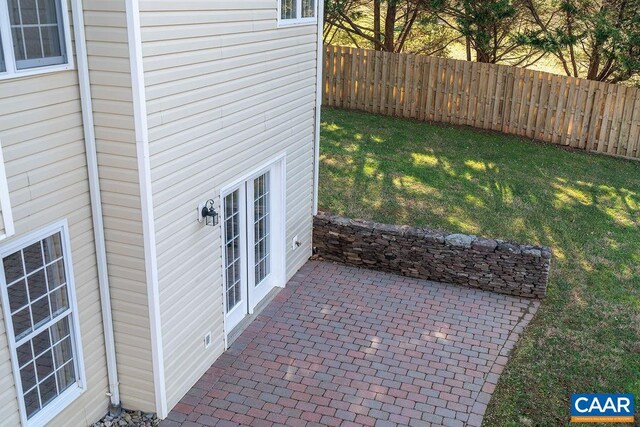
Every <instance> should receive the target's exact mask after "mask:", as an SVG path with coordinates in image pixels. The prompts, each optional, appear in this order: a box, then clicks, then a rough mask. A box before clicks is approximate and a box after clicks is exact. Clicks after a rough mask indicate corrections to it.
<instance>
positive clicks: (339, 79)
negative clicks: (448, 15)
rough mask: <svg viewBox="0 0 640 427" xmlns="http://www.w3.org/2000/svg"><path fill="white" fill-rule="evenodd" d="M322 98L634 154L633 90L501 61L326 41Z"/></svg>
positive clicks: (639, 149)
mask: <svg viewBox="0 0 640 427" xmlns="http://www.w3.org/2000/svg"><path fill="white" fill-rule="evenodd" d="M323 79H324V99H323V104H324V105H327V106H330V107H341V108H349V109H357V110H363V111H368V112H372V113H379V114H386V115H390V116H398V117H409V118H414V119H418V120H423V121H436V122H444V123H452V124H457V125H467V126H473V127H476V128H481V129H491V130H495V131H500V132H504V133H508V134H513V135H520V136H525V137H528V138H533V139H537V140H540V141H545V142H549V143H553V144H558V145H565V146H570V147H574V148H580V149H584V150H587V151H597V152H601V153H606V154H611V155H616V156H621V157H627V158H634V159H638V158H640V90H638V89H637V88H634V87H627V86H621V85H613V84H608V83H602V82H595V81H590V80H583V79H578V78H574V77H566V76H561V75H555V74H550V73H545V72H541V71H534V70H529V69H526V68H520V67H512V66H507V65H495V64H483V63H478V62H469V61H460V60H455V59H446V58H436V57H429V56H423V55H412V54H405V53H388V52H378V51H373V50H366V49H355V48H349V47H340V46H325V52H324V75H323Z"/></svg>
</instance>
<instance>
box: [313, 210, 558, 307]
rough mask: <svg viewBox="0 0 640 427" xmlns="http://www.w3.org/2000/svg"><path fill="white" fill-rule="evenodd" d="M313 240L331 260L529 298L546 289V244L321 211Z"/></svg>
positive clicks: (319, 251) (547, 266) (549, 251)
mask: <svg viewBox="0 0 640 427" xmlns="http://www.w3.org/2000/svg"><path fill="white" fill-rule="evenodd" d="M313 245H314V246H315V247H316V248H317V251H318V255H320V256H321V257H322V258H324V259H327V260H331V261H337V262H340V263H344V264H351V265H357V266H361V267H366V268H370V269H374V270H381V271H388V272H394V273H400V274H403V275H405V276H410V277H417V278H421V279H428V280H434V281H438V282H444V283H453V284H457V285H464V286H471V287H474V288H481V289H486V290H491V291H494V292H500V293H503V294H509V295H518V296H523V297H530V298H542V297H543V296H544V295H545V292H546V289H547V281H548V279H549V269H550V266H551V249H549V248H547V247H541V246H530V245H521V244H516V243H511V242H505V241H502V240H493V239H484V238H479V237H476V236H469V235H466V234H449V233H446V232H443V231H438V230H431V229H426V228H414V227H408V226H399V225H387V224H378V223H374V222H370V221H362V220H352V219H349V218H344V217H340V216H337V215H332V214H328V213H324V212H320V213H318V215H317V216H316V217H315V219H314V227H313Z"/></svg>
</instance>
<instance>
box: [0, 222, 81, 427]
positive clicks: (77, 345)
mask: <svg viewBox="0 0 640 427" xmlns="http://www.w3.org/2000/svg"><path fill="white" fill-rule="evenodd" d="M57 232H60V235H61V238H62V245H63V251H64V252H63V254H64V266H65V274H67V290H68V292H69V306H70V308H71V314H70V318H71V322H70V328H71V335H72V336H73V340H72V343H73V350H74V352H75V353H74V356H75V359H76V360H75V368H76V373H77V377H78V380H77V381H76V384H75V386H71V387H69V388H68V389H67V390H65V391H64V392H62V393H61V394H60V395H59V396H58V397H56V398H55V399H53V400H52V401H51V402H49V403H48V404H47V405H46V406H44V407H43V408H42V409H41V410H40V411H39V412H38V413H36V414H35V415H34V416H33V417H31V419H27V410H26V407H25V403H24V396H23V390H22V381H21V378H20V367H19V363H18V355H17V351H16V350H17V349H16V337H15V335H14V332H13V321H12V319H11V310H10V308H9V294H8V292H7V281H6V278H5V275H4V267H3V268H0V287H1V288H2V289H1V291H2V292H1V294H2V312H3V313H4V319H5V329H6V334H7V340H8V343H9V350H10V353H11V367H12V369H13V378H14V383H15V389H16V394H17V396H16V397H17V399H18V406H19V408H20V420H21V422H22V425H23V426H27V427H38V426H43V425H45V424H46V423H48V422H49V421H51V420H52V419H53V418H54V417H55V416H56V415H58V414H59V413H60V412H62V411H63V410H64V409H65V408H66V407H67V406H69V405H70V404H71V403H72V402H73V401H74V400H76V399H77V398H78V397H79V396H80V395H81V394H82V393H84V391H85V390H86V376H85V367H84V356H83V352H82V339H81V337H80V321H79V317H78V302H77V299H76V288H75V283H74V274H73V262H72V261H71V242H70V240H69V225H68V223H67V220H66V219H64V220H61V221H58V222H56V223H54V224H51V225H49V226H47V227H44V228H41V229H39V230H37V231H34V232H32V233H29V234H28V235H25V236H22V237H20V238H19V239H17V240H15V241H12V242H11V243H8V244H6V245H2V246H1V247H0V262H1V260H2V259H3V258H4V257H5V256H7V255H10V254H12V253H14V252H16V251H18V250H20V249H22V248H25V247H27V246H29V245H30V244H33V243H35V242H38V241H40V240H42V239H44V238H46V237H48V236H50V235H52V234H55V233H57Z"/></svg>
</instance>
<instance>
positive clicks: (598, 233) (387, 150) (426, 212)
mask: <svg viewBox="0 0 640 427" xmlns="http://www.w3.org/2000/svg"><path fill="white" fill-rule="evenodd" d="M320 208H321V209H323V210H328V211H332V212H335V213H338V214H342V215H346V216H350V217H358V218H364V219H371V220H375V221H378V222H385V223H400V224H412V225H418V226H429V227H435V228H442V229H445V230H449V231H454V232H465V233H472V234H476V235H482V236H489V237H495V238H503V239H510V240H515V241H518V242H522V243H535V244H543V245H548V246H551V247H552V248H553V251H554V259H553V264H552V274H551V279H550V284H549V290H548V294H547V297H546V299H545V300H544V303H543V305H542V307H541V308H540V310H539V311H538V313H537V315H536V317H535V318H534V320H533V321H532V322H531V323H530V325H529V327H528V328H527V330H526V332H525V334H524V335H523V337H522V338H521V340H520V342H519V344H518V347H517V349H516V350H515V351H514V352H513V353H512V355H511V359H510V362H509V365H508V367H507V369H506V370H505V372H504V373H503V375H502V376H501V378H500V383H499V385H498V388H497V390H496V392H495V394H494V397H493V399H492V401H491V404H490V407H489V409H488V411H487V415H486V417H485V425H489V426H494V425H495V426H521V425H531V426H533V425H535V426H552V425H565V424H566V423H567V422H568V419H569V397H570V394H571V393H578V392H584V393H589V392H620V393H621V392H626V393H635V394H636V398H638V396H640V163H638V162H631V161H626V160H620V159H615V158H610V157H605V156H601V155H590V154H586V153H582V152H570V151H566V150H563V149H560V148H558V147H554V146H550V145H542V144H536V143H532V142H530V141H528V140H524V139H519V138H516V137H509V136H504V135H498V134H495V133H486V132H482V131H475V130H471V129H464V128H455V127H448V126H445V125H432V124H427V123H419V122H416V121H411V120H403V119H395V118H390V117H383V116H377V115H371V114H367V113H361V112H353V111H343V110H332V109H325V110H324V111H323V112H322V144H321V168H320ZM637 400H638V399H637ZM638 406H640V402H638V401H636V408H638Z"/></svg>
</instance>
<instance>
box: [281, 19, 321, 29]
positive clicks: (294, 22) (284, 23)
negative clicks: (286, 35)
mask: <svg viewBox="0 0 640 427" xmlns="http://www.w3.org/2000/svg"><path fill="white" fill-rule="evenodd" d="M303 25H318V20H317V19H316V18H305V19H278V28H282V27H300V26H303Z"/></svg>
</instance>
